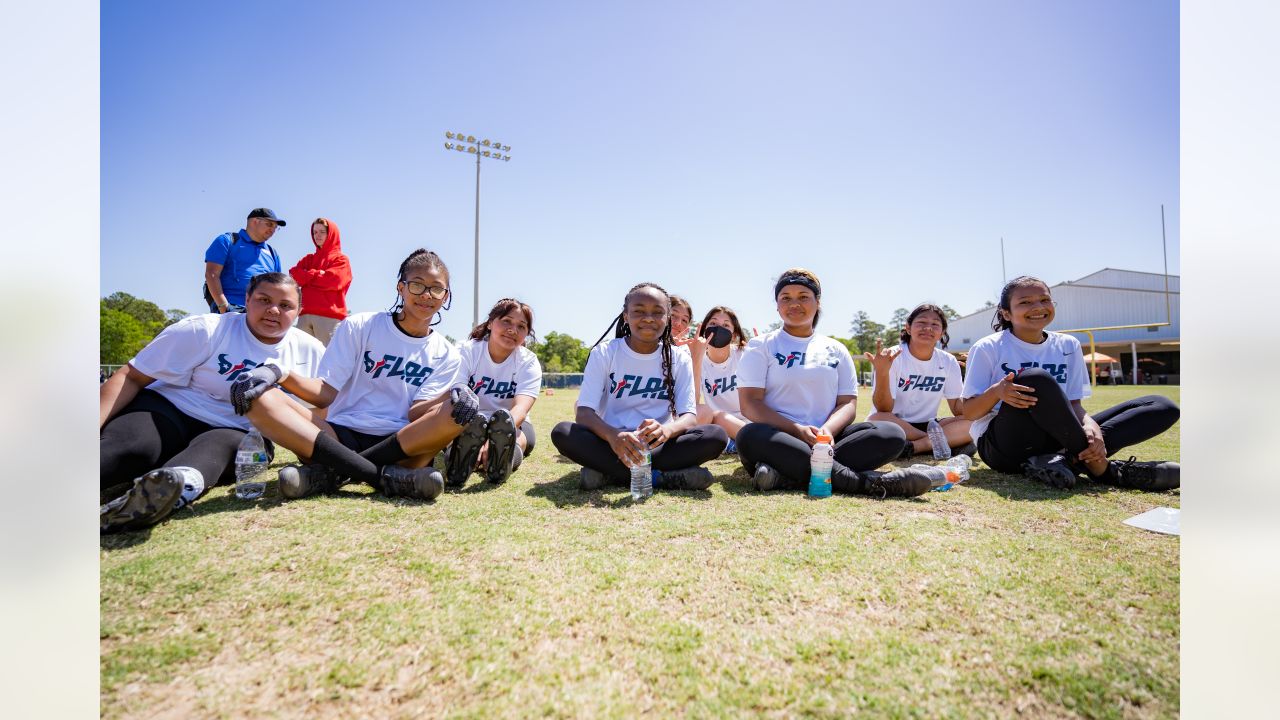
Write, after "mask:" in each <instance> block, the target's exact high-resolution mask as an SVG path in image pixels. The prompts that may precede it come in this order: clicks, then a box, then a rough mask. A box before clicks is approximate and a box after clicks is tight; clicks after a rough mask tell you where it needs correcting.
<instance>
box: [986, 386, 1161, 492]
mask: <svg viewBox="0 0 1280 720" xmlns="http://www.w3.org/2000/svg"><path fill="white" fill-rule="evenodd" d="M1015 382H1016V383H1018V384H1019V385H1026V386H1027V387H1030V388H1034V389H1035V391H1036V392H1035V397H1036V404H1035V405H1032V406H1031V407H1029V408H1016V407H1013V406H1012V405H1010V404H1008V403H1004V404H1002V405H1001V406H1000V411H999V412H997V413H996V416H995V417H994V418H992V419H991V424H990V425H988V426H987V429H986V431H985V432H984V433H983V434H982V437H980V438H978V454H979V455H980V456H981V457H982V460H983V462H985V463H986V464H987V465H990V466H991V467H992V469H995V470H999V471H1000V472H1003V473H1015V474H1016V473H1020V472H1022V463H1023V462H1025V461H1026V459H1027V458H1029V457H1031V456H1032V455H1044V454H1047V453H1054V452H1062V451H1065V454H1066V455H1067V456H1068V457H1069V458H1072V459H1073V460H1074V458H1075V457H1076V456H1077V455H1079V454H1080V452H1081V451H1082V450H1084V449H1085V448H1086V447H1088V445H1089V441H1088V440H1087V439H1086V438H1085V434H1084V428H1083V427H1081V426H1080V421H1079V420H1077V419H1076V413H1075V411H1074V410H1073V409H1072V408H1071V401H1069V400H1067V395H1066V393H1065V392H1063V390H1062V386H1061V385H1059V384H1058V381H1056V380H1054V379H1053V376H1052V375H1050V374H1049V373H1047V372H1045V371H1044V370H1041V369H1040V368H1030V369H1027V370H1023V371H1022V372H1021V373H1019V374H1018V377H1017V380H1015ZM1091 414H1092V416H1093V419H1094V420H1096V421H1097V423H1098V425H1099V427H1101V428H1102V439H1103V442H1104V443H1105V444H1106V447H1107V456H1108V457H1110V456H1111V455H1113V454H1115V453H1116V452H1118V451H1119V450H1121V449H1122V448H1126V447H1129V446H1130V445H1136V444H1138V443H1140V442H1143V441H1144V440H1149V439H1151V438H1153V437H1155V436H1157V435H1159V434H1160V433H1162V432H1164V431H1165V430H1168V429H1169V428H1171V427H1173V424H1174V423H1176V422H1178V416H1179V414H1180V411H1179V410H1178V406H1177V405H1176V404H1175V403H1174V402H1173V401H1172V400H1170V399H1169V398H1167V397H1164V396H1162V395H1144V396H1142V397H1139V398H1134V399H1132V400H1126V401H1124V402H1122V403H1120V404H1119V405H1116V406H1114V407H1109V408H1107V409H1106V410H1103V411H1102V412H1100V413H1091Z"/></svg>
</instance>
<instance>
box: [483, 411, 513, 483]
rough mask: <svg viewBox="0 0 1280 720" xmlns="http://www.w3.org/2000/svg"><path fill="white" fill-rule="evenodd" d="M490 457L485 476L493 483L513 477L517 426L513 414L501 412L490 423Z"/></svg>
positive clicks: (495, 414)
mask: <svg viewBox="0 0 1280 720" xmlns="http://www.w3.org/2000/svg"><path fill="white" fill-rule="evenodd" d="M488 436H489V457H488V459H487V461H486V463H485V469H484V474H485V477H486V478H487V479H488V480H489V482H491V483H501V482H504V481H505V480H506V479H507V478H508V477H509V476H510V475H511V460H512V455H513V453H514V452H515V446H516V426H515V422H514V421H513V420H512V418H511V414H510V413H508V412H507V411H506V410H499V411H497V412H495V413H494V414H493V418H492V419H491V420H490V421H489V432H488Z"/></svg>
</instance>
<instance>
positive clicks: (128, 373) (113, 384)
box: [98, 365, 155, 430]
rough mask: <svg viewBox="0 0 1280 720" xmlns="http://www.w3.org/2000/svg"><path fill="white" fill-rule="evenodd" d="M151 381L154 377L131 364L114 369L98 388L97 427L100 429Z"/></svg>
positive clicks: (153, 380)
mask: <svg viewBox="0 0 1280 720" xmlns="http://www.w3.org/2000/svg"><path fill="white" fill-rule="evenodd" d="M153 382H155V378H153V377H151V376H150V375H144V374H143V373H142V372H141V371H139V370H137V369H136V368H134V367H133V366H132V365H125V366H124V367H122V368H120V369H119V370H116V371H115V372H114V373H113V374H112V375H111V377H110V378H108V379H107V381H106V382H104V383H102V387H101V388H99V390H98V429H99V430H101V429H102V426H103V425H106V424H107V421H108V420H110V419H111V418H113V417H115V416H116V415H117V414H119V413H120V411H121V410H123V409H124V408H125V406H126V405H128V404H129V403H130V402H132V401H133V399H134V398H135V397H137V396H138V391H139V390H141V389H142V388H144V387H146V386H148V385H150V384H151V383H153Z"/></svg>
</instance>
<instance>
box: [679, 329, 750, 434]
mask: <svg viewBox="0 0 1280 720" xmlns="http://www.w3.org/2000/svg"><path fill="white" fill-rule="evenodd" d="M688 347H689V354H690V355H692V356H693V385H694V387H696V388H697V389H698V395H699V397H700V398H701V401H700V402H699V403H698V422H699V423H712V424H715V425H719V426H720V427H722V428H724V431H725V433H726V434H727V435H728V436H729V445H728V446H727V447H726V448H725V452H730V453H734V452H737V451H738V450H737V446H736V445H735V439H736V438H737V437H738V431H739V430H741V429H742V428H743V427H744V426H745V425H746V424H747V419H746V418H745V417H743V415H742V407H741V405H740V404H739V402H738V363H739V362H740V361H741V360H742V351H743V350H744V349H745V348H746V347H747V336H746V334H745V333H743V332H742V325H741V324H740V323H739V322H738V315H737V314H736V313H734V312H733V311H732V310H730V309H729V308H727V307H725V306H724V305H717V306H715V307H713V308H711V309H710V310H708V311H707V314H706V316H705V317H703V318H702V324H701V325H699V326H698V336H697V337H695V338H694V339H693V340H692V341H690V343H689V345H688Z"/></svg>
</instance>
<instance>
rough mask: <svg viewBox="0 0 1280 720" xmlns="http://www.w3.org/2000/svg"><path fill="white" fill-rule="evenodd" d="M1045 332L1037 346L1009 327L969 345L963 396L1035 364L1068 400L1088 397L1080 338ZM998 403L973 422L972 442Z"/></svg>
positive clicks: (969, 395)
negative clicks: (1059, 387)
mask: <svg viewBox="0 0 1280 720" xmlns="http://www.w3.org/2000/svg"><path fill="white" fill-rule="evenodd" d="M1047 334H1048V336H1049V337H1048V338H1046V339H1045V341H1044V342H1042V343H1040V344H1038V345H1032V344H1031V343H1026V342H1023V341H1021V340H1019V339H1018V338H1017V337H1014V334H1013V333H1012V332H1011V331H1009V330H1001V331H1000V332H998V333H994V334H991V335H988V336H986V337H984V338H982V339H981V340H979V341H978V342H976V343H974V344H973V347H971V348H969V360H968V362H967V363H966V365H965V370H966V373H965V378H964V396H965V397H976V396H978V395H981V394H982V393H984V392H986V391H987V389H988V388H990V387H991V386H992V385H995V384H996V383H997V382H1000V380H1002V379H1003V378H1004V376H1005V375H1008V374H1009V373H1011V372H1015V373H1016V372H1022V371H1023V370H1025V369H1027V368H1033V367H1038V368H1040V369H1041V370H1044V371H1045V372H1047V373H1049V374H1050V375H1052V376H1053V377H1054V379H1055V380H1057V381H1058V384H1059V385H1061V386H1062V390H1063V392H1065V393H1066V395H1067V399H1068V400H1081V399H1083V398H1087V397H1089V395H1091V394H1092V392H1093V390H1092V388H1090V387H1089V375H1088V373H1086V372H1085V365H1084V353H1083V352H1081V350H1080V341H1079V340H1077V339H1075V338H1074V337H1072V336H1070V335H1063V334H1061V333H1056V332H1051V333H1047ZM1000 405H1001V403H996V404H995V407H993V408H991V412H989V413H987V414H986V415H984V416H982V417H981V418H979V419H978V420H976V421H974V423H973V426H972V427H971V428H970V430H969V434H970V435H971V436H973V439H974V441H975V442H976V441H977V440H978V438H980V437H982V433H984V432H986V430H987V426H988V425H990V424H991V419H992V418H994V417H995V416H996V413H997V412H999V411H1000Z"/></svg>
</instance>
